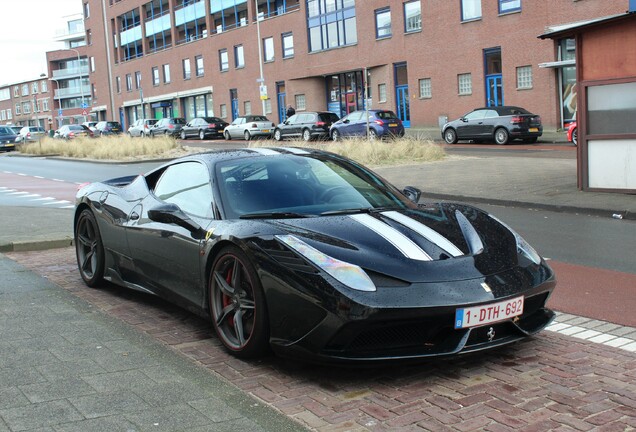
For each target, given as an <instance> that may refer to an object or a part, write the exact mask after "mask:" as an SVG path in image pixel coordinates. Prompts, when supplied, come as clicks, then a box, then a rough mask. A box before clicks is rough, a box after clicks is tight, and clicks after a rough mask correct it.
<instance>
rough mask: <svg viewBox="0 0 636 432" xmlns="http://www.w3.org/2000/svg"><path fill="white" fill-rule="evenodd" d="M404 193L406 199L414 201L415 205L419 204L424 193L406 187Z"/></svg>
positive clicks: (411, 187)
mask: <svg viewBox="0 0 636 432" xmlns="http://www.w3.org/2000/svg"><path fill="white" fill-rule="evenodd" d="M402 193H403V194H404V196H405V197H407V198H408V199H409V200H411V201H413V202H414V203H415V204H417V203H418V202H419V200H420V195H422V191H421V190H419V189H418V188H416V187H413V186H407V187H405V188H404V190H402Z"/></svg>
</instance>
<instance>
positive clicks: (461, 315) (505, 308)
mask: <svg viewBox="0 0 636 432" xmlns="http://www.w3.org/2000/svg"><path fill="white" fill-rule="evenodd" d="M522 313H523V296H521V297H515V298H513V299H510V300H506V301H502V302H498V303H490V304H485V305H481V306H474V307H470V308H464V309H456V310H455V328H456V329H461V328H469V327H477V326H481V325H485V324H491V323H494V322H499V321H505V320H507V319H510V318H513V317H516V316H519V315H521V314H522Z"/></svg>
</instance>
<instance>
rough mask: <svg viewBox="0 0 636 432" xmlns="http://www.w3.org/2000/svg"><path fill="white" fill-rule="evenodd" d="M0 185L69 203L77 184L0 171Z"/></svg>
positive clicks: (72, 199) (73, 197)
mask: <svg viewBox="0 0 636 432" xmlns="http://www.w3.org/2000/svg"><path fill="white" fill-rule="evenodd" d="M0 186H2V187H6V188H8V189H14V190H15V191H16V192H29V193H30V194H38V195H41V196H42V197H51V198H55V199H57V200H65V201H69V202H71V203H72V202H74V201H75V194H76V193H77V188H78V185H77V184H76V183H72V182H66V181H62V180H54V179H46V178H41V177H35V176H29V175H24V174H18V173H10V172H0Z"/></svg>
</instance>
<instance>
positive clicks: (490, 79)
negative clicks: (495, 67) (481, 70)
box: [486, 74, 504, 107]
mask: <svg viewBox="0 0 636 432" xmlns="http://www.w3.org/2000/svg"><path fill="white" fill-rule="evenodd" d="M503 104H504V97H503V85H502V84H501V74H496V75H487V76H486V106H489V107H491V106H502V105H503Z"/></svg>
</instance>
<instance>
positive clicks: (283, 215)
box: [239, 212, 316, 219]
mask: <svg viewBox="0 0 636 432" xmlns="http://www.w3.org/2000/svg"><path fill="white" fill-rule="evenodd" d="M309 217H316V215H312V214H306V213H294V212H262V213H247V214H244V215H241V216H239V219H270V218H271V219H293V218H309Z"/></svg>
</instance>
